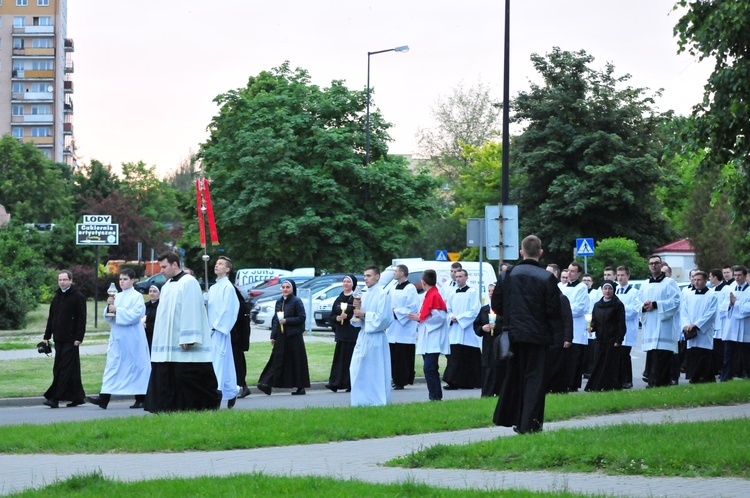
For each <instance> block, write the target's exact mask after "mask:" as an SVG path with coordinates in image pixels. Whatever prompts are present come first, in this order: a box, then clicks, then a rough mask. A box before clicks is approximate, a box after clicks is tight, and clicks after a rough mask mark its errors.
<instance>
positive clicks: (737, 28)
mask: <svg viewBox="0 0 750 498" xmlns="http://www.w3.org/2000/svg"><path fill="white" fill-rule="evenodd" d="M678 8H683V9H686V11H685V13H684V15H683V16H682V17H681V18H680V20H679V21H678V22H677V25H676V26H675V28H674V34H675V36H677V37H678V45H679V52H685V51H687V52H689V53H690V54H692V55H697V56H698V59H699V60H703V59H707V58H708V59H713V61H714V69H713V72H712V73H711V75H710V76H709V78H708V81H707V82H706V85H705V87H704V94H703V100H702V101H701V102H699V103H698V104H696V105H695V106H694V107H693V114H692V117H693V122H692V125H693V126H692V129H691V131H690V133H689V134H688V137H689V139H690V142H689V144H690V145H691V146H692V147H693V148H694V149H705V150H706V152H707V154H706V156H705V157H704V159H703V161H702V167H703V168H704V169H714V170H723V169H724V168H726V167H727V165H728V164H729V163H731V166H729V169H730V172H736V174H734V175H732V176H733V177H732V181H731V182H727V186H729V187H730V189H731V190H730V203H731V204H732V207H733V210H734V220H733V229H734V230H736V231H738V232H740V233H743V234H744V235H745V236H744V248H745V251H746V252H750V251H749V250H748V249H750V235H748V234H750V197H748V195H747V193H748V191H750V163H749V162H748V158H750V106H749V105H748V101H750V77H748V76H749V75H750V36H748V19H750V0H732V1H728V0H722V1H717V0H690V1H688V0H680V1H679V2H677V4H676V6H675V9H678Z"/></svg>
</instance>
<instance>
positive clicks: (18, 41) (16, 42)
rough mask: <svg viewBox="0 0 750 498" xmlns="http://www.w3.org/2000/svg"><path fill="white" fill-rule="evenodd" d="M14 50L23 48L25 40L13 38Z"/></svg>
mask: <svg viewBox="0 0 750 498" xmlns="http://www.w3.org/2000/svg"><path fill="white" fill-rule="evenodd" d="M13 48H23V38H13Z"/></svg>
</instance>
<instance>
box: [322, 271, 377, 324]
mask: <svg viewBox="0 0 750 498" xmlns="http://www.w3.org/2000/svg"><path fill="white" fill-rule="evenodd" d="M357 288H358V289H359V291H360V292H362V291H363V290H364V288H365V284H364V283H362V282H359V281H357ZM327 289H328V288H327ZM342 290H344V287H343V286H342V285H341V284H334V285H332V286H331V287H330V290H326V291H324V292H323V293H320V294H318V297H316V298H314V299H313V318H314V319H315V325H317V326H318V327H333V320H332V319H331V310H332V309H333V302H334V301H336V298H337V297H339V294H341V291H342Z"/></svg>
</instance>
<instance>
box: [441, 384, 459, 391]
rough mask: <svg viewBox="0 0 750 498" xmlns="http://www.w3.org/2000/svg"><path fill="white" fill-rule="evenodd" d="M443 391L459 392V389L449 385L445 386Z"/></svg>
mask: <svg viewBox="0 0 750 498" xmlns="http://www.w3.org/2000/svg"><path fill="white" fill-rule="evenodd" d="M443 389H445V390H446V391H458V387H456V386H452V385H450V384H448V385H447V386H444V387H443Z"/></svg>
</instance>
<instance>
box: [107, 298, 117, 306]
mask: <svg viewBox="0 0 750 498" xmlns="http://www.w3.org/2000/svg"><path fill="white" fill-rule="evenodd" d="M107 304H115V298H114V296H109V297H108V298H107Z"/></svg>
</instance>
